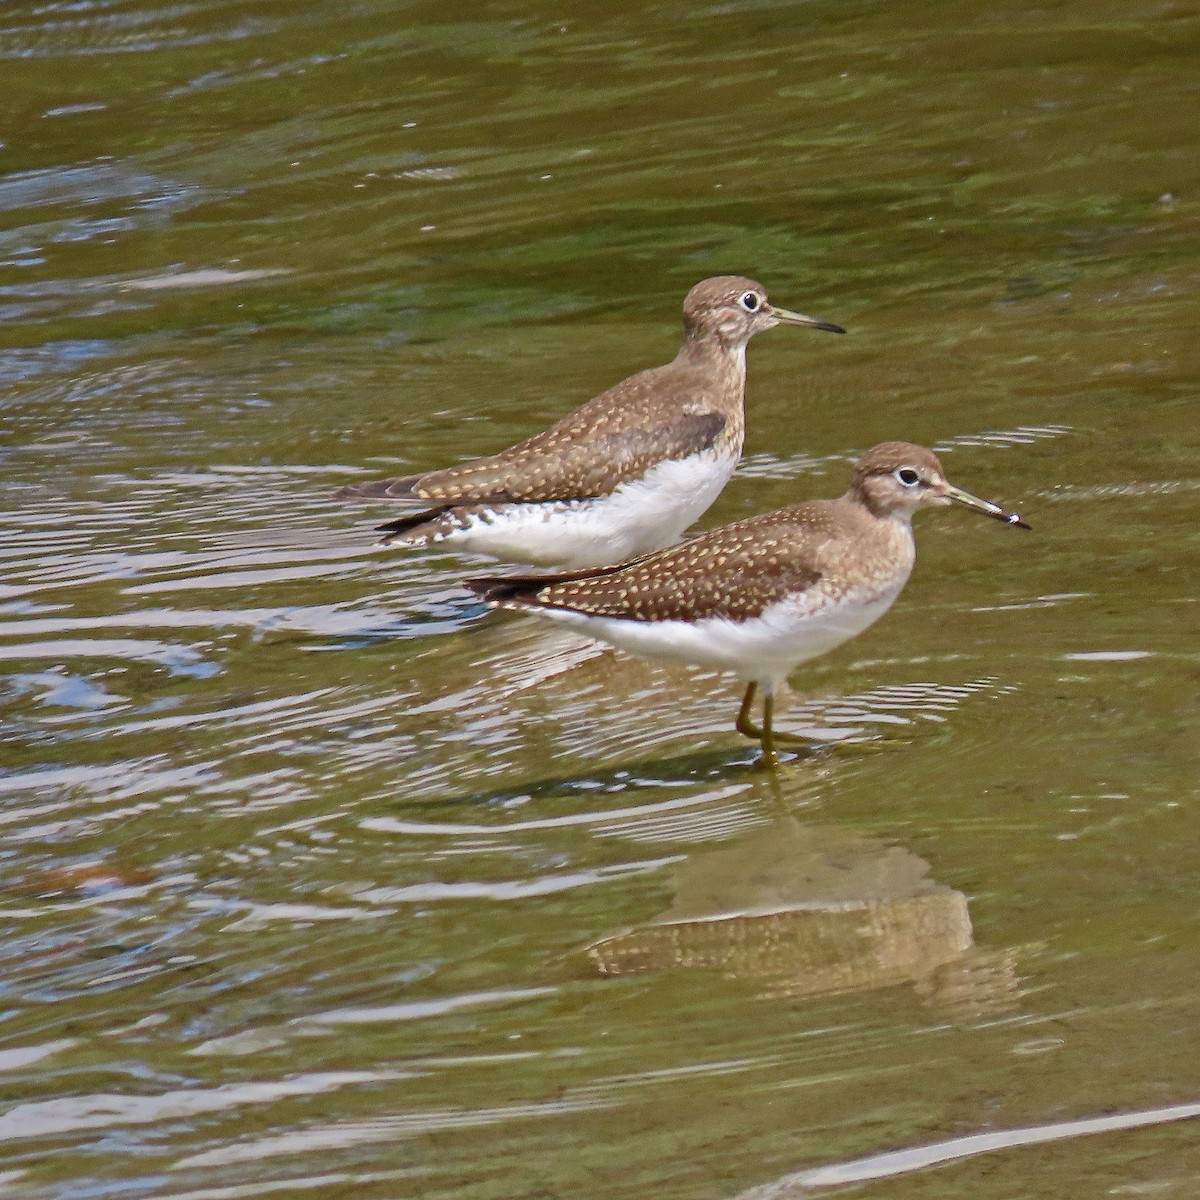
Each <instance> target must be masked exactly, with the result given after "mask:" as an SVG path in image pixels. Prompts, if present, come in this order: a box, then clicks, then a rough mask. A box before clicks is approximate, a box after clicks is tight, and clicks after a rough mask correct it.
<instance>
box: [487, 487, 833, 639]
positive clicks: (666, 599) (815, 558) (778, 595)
mask: <svg viewBox="0 0 1200 1200" xmlns="http://www.w3.org/2000/svg"><path fill="white" fill-rule="evenodd" d="M826 507H827V506H826V504H825V503H824V502H821V501H817V502H814V503H811V504H804V505H797V506H795V507H793V508H791V509H780V510H779V511H778V512H773V513H767V514H764V515H763V516H758V517H751V518H749V519H748V520H745V521H739V522H737V523H736V524H734V525H726V526H725V527H724V528H722V529H715V530H713V531H712V532H710V533H705V534H701V535H700V536H699V537H695V538H692V539H690V540H689V541H686V542H683V543H681V544H680V545H678V546H672V547H670V548H669V549H667V550H659V551H657V552H656V553H654V554H648V555H646V556H645V557H644V558H639V559H636V560H635V561H634V562H631V563H628V564H626V565H624V566H619V567H611V568H605V569H603V570H601V571H592V572H578V573H575V574H571V575H559V576H525V577H523V578H511V577H509V578H493V579H475V580H470V581H468V583H467V586H468V587H470V588H471V589H472V590H473V591H475V592H477V593H478V594H479V595H481V596H482V597H483V598H484V599H485V600H488V601H489V602H491V603H493V604H499V605H501V606H502V607H506V608H523V609H530V608H533V609H539V608H540V609H547V608H553V609H565V610H568V611H571V612H578V613H584V614H586V615H588V616H597V617H619V618H623V619H625V620H631V621H695V620H701V619H703V618H705V617H726V618H729V619H730V620H735V621H744V620H747V619H748V618H751V617H756V616H758V615H759V614H760V613H761V612H762V611H763V610H764V609H765V608H767V607H768V606H769V605H770V604H772V603H774V602H775V601H777V600H781V599H783V598H784V597H785V596H789V595H791V596H795V595H797V594H800V593H803V592H806V591H809V590H810V589H813V588H818V587H820V585H821V582H822V579H823V578H824V576H823V572H822V570H821V569H820V566H819V558H820V555H819V551H820V548H821V547H822V545H823V544H824V543H825V542H827V541H828V540H829V539H830V538H832V537H833V536H835V527H834V523H833V521H832V514H830V513H828V512H827V511H826Z"/></svg>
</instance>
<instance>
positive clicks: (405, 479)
mask: <svg viewBox="0 0 1200 1200" xmlns="http://www.w3.org/2000/svg"><path fill="white" fill-rule="evenodd" d="M420 478H421V476H420V475H401V476H398V477H397V478H395V479H373V480H372V481H371V482H370V483H348V484H346V486H345V487H342V488H338V490H337V491H336V492H334V493H333V498H334V499H335V500H412V499H415V498H416V497H415V493H414V491H413V489H414V487H415V485H416V483H417V481H418V480H419V479H420Z"/></svg>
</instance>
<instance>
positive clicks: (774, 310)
mask: <svg viewBox="0 0 1200 1200" xmlns="http://www.w3.org/2000/svg"><path fill="white" fill-rule="evenodd" d="M769 307H770V310H771V316H773V317H774V318H775V319H776V320H777V321H778V322H779V323H780V324H781V325H803V326H804V327H805V328H807V329H823V330H825V332H826V333H845V332H846V331H845V330H844V329H843V328H842V327H841V326H840V325H835V324H834V323H833V322H832V321H822V320H821V318H820V317H806V316H805V315H804V314H803V313H798V312H792V311H791V310H790V309H786V308H780V307H779V306H778V305H777V304H772V305H770V306H769Z"/></svg>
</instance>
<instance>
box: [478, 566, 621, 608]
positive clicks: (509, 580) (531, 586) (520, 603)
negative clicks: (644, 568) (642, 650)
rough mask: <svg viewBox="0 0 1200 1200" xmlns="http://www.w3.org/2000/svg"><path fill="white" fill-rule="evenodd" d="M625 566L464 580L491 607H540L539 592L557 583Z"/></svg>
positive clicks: (604, 572)
mask: <svg viewBox="0 0 1200 1200" xmlns="http://www.w3.org/2000/svg"><path fill="white" fill-rule="evenodd" d="M624 565H626V564H624V563H616V564H615V565H613V566H611V567H592V568H590V569H589V570H587V571H562V572H557V573H553V574H542V575H480V576H477V577H476V578H474V579H464V580H463V581H462V585H463V587H465V588H466V589H467V590H468V591H470V592H474V593H475V595H477V596H478V597H479V598H480V599H481V600H484V601H486V602H487V603H488V604H496V605H499V606H500V607H502V608H538V607H541V601H539V600H538V598H537V597H538V593H539V592H540V591H541V590H542V589H543V588H547V587H551V586H552V585H554V584H556V583H574V582H575V581H576V580H579V579H598V578H600V577H601V576H604V575H611V574H612V573H613V572H614V571H619V570H620V569H621V567H622V566H624Z"/></svg>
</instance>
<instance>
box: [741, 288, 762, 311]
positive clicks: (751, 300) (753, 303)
mask: <svg viewBox="0 0 1200 1200" xmlns="http://www.w3.org/2000/svg"><path fill="white" fill-rule="evenodd" d="M738 303H739V304H740V305H741V306H742V307H743V308H744V309H745V310H746V311H747V312H754V311H755V310H756V309H757V308H758V306H759V304H761V303H762V301H761V300H760V299H759V297H758V294H757V293H756V292H746V293H745V294H744V295H743V296H742V298H741V299H740V300H739V301H738Z"/></svg>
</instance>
